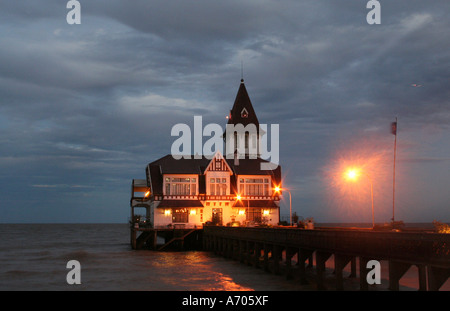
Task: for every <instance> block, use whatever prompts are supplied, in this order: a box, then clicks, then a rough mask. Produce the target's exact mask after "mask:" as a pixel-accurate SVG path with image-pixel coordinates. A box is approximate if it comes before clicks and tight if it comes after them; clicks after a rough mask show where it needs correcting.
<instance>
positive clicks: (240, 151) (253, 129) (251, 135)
mask: <svg viewBox="0 0 450 311" xmlns="http://www.w3.org/2000/svg"><path fill="white" fill-rule="evenodd" d="M230 126H231V127H233V129H234V130H233V131H234V133H233V136H231V133H230V135H228V137H227V134H226V133H227V130H225V133H224V140H225V142H226V144H225V154H226V156H227V158H228V159H230V158H235V159H239V158H241V159H242V158H251V159H255V158H257V157H259V148H258V147H259V136H260V128H259V121H258V117H257V116H256V113H255V110H254V109H253V105H252V102H251V100H250V97H249V96H248V93H247V89H246V88H245V84H244V79H241V84H240V85H239V90H238V92H237V95H236V99H235V100H234V105H233V108H232V109H231V110H230V114H229V116H228V124H227V129H229V128H230ZM261 134H262V133H261ZM230 139H233V142H230ZM232 145H234V147H233V148H229V146H232Z"/></svg>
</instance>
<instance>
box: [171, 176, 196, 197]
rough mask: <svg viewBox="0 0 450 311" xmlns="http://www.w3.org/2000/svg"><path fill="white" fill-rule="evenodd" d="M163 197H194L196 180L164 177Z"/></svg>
mask: <svg viewBox="0 0 450 311" xmlns="http://www.w3.org/2000/svg"><path fill="white" fill-rule="evenodd" d="M164 180H165V195H195V194H196V193H197V183H196V178H183V177H172V178H170V177H166V178H165V179H164Z"/></svg>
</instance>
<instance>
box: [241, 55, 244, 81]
mask: <svg viewBox="0 0 450 311" xmlns="http://www.w3.org/2000/svg"><path fill="white" fill-rule="evenodd" d="M241 83H244V61H243V60H241Z"/></svg>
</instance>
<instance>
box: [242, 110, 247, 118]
mask: <svg viewBox="0 0 450 311" xmlns="http://www.w3.org/2000/svg"><path fill="white" fill-rule="evenodd" d="M241 117H242V118H248V111H247V109H245V108H244V109H242V111H241Z"/></svg>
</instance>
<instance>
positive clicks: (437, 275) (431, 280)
mask: <svg viewBox="0 0 450 311" xmlns="http://www.w3.org/2000/svg"><path fill="white" fill-rule="evenodd" d="M427 270H428V290H430V291H438V290H439V288H440V287H441V286H442V284H444V283H445V281H447V279H448V278H449V277H450V269H444V268H438V267H433V266H428V267H427Z"/></svg>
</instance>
